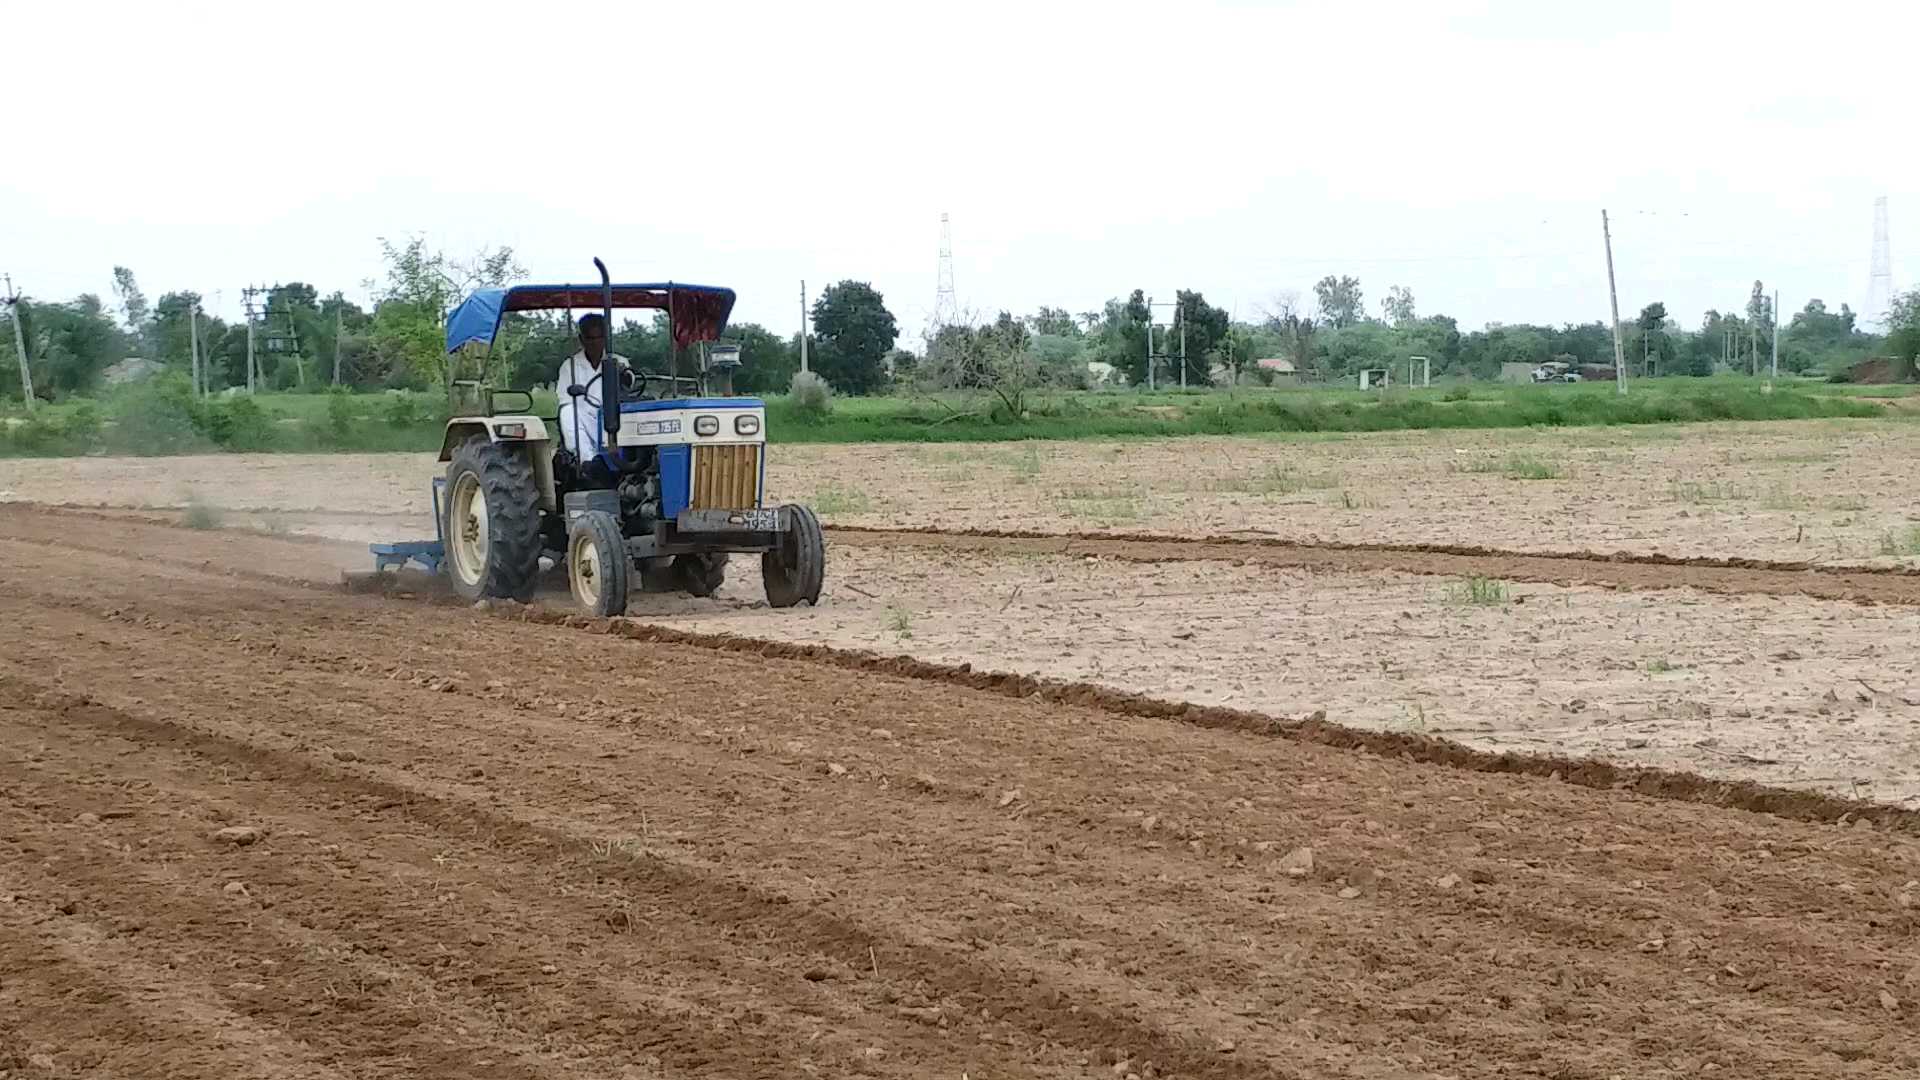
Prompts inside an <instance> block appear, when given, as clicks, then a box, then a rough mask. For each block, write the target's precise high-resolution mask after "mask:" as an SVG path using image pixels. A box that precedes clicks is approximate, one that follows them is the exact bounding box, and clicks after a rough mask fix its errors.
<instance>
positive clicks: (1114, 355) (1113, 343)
mask: <svg viewBox="0 0 1920 1080" xmlns="http://www.w3.org/2000/svg"><path fill="white" fill-rule="evenodd" d="M1151 317H1152V316H1151V314H1150V312H1149V310H1148V308H1147V294H1146V292H1145V291H1144V290H1141V289H1135V290H1133V292H1132V294H1130V295H1129V296H1128V297H1127V298H1126V299H1125V300H1124V301H1123V300H1120V299H1118V298H1115V299H1112V300H1108V301H1107V305H1106V310H1105V311H1104V312H1103V313H1102V314H1101V317H1100V324H1099V328H1098V329H1097V330H1096V331H1095V332H1094V347H1093V355H1094V358H1095V359H1096V360H1098V361H1099V362H1101V363H1104V364H1108V365H1110V366H1111V367H1112V368H1113V369H1114V370H1115V371H1118V372H1122V373H1124V374H1125V375H1126V377H1127V381H1128V382H1130V383H1132V384H1134V385H1135V386H1145V385H1146V384H1147V324H1148V320H1149V319H1150V318H1151Z"/></svg>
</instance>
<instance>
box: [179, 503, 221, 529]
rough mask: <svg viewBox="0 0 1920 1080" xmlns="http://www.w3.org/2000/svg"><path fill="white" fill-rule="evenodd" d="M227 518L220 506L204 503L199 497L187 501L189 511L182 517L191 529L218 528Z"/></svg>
mask: <svg viewBox="0 0 1920 1080" xmlns="http://www.w3.org/2000/svg"><path fill="white" fill-rule="evenodd" d="M225 520H226V515H224V514H222V513H221V512H220V508H219V507H217V506H213V505H211V504H209V503H203V502H201V501H200V500H199V499H191V500H189V501H188V502H187V512H186V514H185V515H184V516H182V518H181V521H182V522H183V523H185V525H186V526H187V528H189V529H217V528H219V527H220V524H221V522H223V521H225Z"/></svg>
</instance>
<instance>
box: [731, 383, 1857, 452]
mask: <svg viewBox="0 0 1920 1080" xmlns="http://www.w3.org/2000/svg"><path fill="white" fill-rule="evenodd" d="M1808 385H1809V386H1810V387H1817V388H1816V389H1806V390H1803V389H1797V388H1790V387H1787V386H1781V387H1779V388H1777V389H1776V390H1775V392H1774V393H1771V394H1765V393H1762V392H1761V391H1760V388H1759V384H1757V383H1754V382H1753V381H1751V380H1735V379H1685V378H1672V379H1659V380H1643V381H1640V382H1637V383H1635V384H1634V386H1633V389H1632V391H1631V392H1630V393H1628V394H1627V395H1625V396H1624V397H1623V396H1621V395H1619V394H1618V393H1616V392H1615V391H1614V388H1613V387H1612V386H1611V385H1607V386H1599V385H1595V386H1591V387H1589V386H1580V385H1576V386H1555V387H1539V386H1508V385H1500V384H1492V383H1488V384H1484V385H1483V386H1476V387H1474V388H1473V390H1472V391H1471V396H1470V397H1469V398H1467V399H1466V400H1460V399H1459V395H1458V391H1457V389H1456V390H1453V391H1442V390H1440V389H1438V388H1435V389H1431V390H1401V391H1397V392H1394V393H1392V394H1386V395H1381V394H1374V393H1370V392H1362V391H1359V390H1347V389H1331V388H1314V389H1285V390H1273V389H1257V390H1246V389H1242V390H1234V391H1231V392H1228V391H1217V390H1216V391H1189V392H1186V393H1179V392H1163V393H1155V394H1148V393H1137V392H1131V391H1120V392H1108V393H1081V394H1053V395H1043V396H1037V397H1034V398H1032V399H1031V401H1030V404H1029V406H1028V417H1027V418H1026V419H1024V420H1021V421H1017V422H1007V423H1000V422H995V421H993V420H991V419H989V418H986V417H963V418H961V419H955V418H954V417H955V415H956V411H955V410H956V409H958V408H959V407H960V406H959V402H958V401H957V400H956V401H952V402H949V403H948V406H949V407H942V406H941V405H938V404H933V403H929V402H926V401H920V400H910V399H904V398H892V397H882V398H842V399H840V400H839V401H838V402H837V404H836V405H835V409H834V412H833V415H832V416H830V417H827V418H825V419H823V420H819V421H816V422H806V421H801V420H799V419H797V418H795V417H793V416H792V414H791V411H790V410H789V409H788V408H787V406H786V403H785V402H784V401H783V400H782V399H779V398H773V399H770V400H769V401H768V403H767V408H768V415H767V427H768V430H769V432H770V433H771V435H772V438H773V439H774V440H775V441H783V442H810V443H838V442H957V441H1000V440H1019V439H1084V438H1114V437H1150V436H1169V435H1227V434H1303V435H1304V434H1316V433H1348V432H1373V431H1404V430H1427V429H1443V428H1455V429H1462V428H1472V429H1479V428H1520V427H1543V428H1552V427H1583V426H1598V425H1614V424H1626V425H1656V424H1669V423H1686V422H1697V421H1714V420H1790V419H1812V418H1826V417H1858V418H1871V417H1881V416H1884V415H1885V410H1884V409H1882V408H1880V407H1878V406H1875V405H1872V404H1868V403H1866V402H1862V401H1857V400H1851V399H1848V398H1846V397H1843V396H1841V395H1833V394H1826V393H1823V392H1819V390H1821V389H1824V387H1819V386H1818V384H1808ZM1446 393H1453V394H1455V398H1454V399H1453V400H1448V399H1447V398H1446V397H1445V396H1444V394H1446Z"/></svg>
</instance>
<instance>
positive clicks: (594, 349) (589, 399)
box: [553, 312, 633, 461]
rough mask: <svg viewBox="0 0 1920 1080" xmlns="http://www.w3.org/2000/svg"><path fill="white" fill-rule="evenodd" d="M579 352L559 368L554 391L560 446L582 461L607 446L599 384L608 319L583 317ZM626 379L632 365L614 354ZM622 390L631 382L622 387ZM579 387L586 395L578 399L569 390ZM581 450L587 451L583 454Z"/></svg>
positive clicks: (592, 315)
mask: <svg viewBox="0 0 1920 1080" xmlns="http://www.w3.org/2000/svg"><path fill="white" fill-rule="evenodd" d="M579 328H580V348H579V350H578V351H576V352H575V353H574V354H573V355H572V356H569V357H567V359H566V361H565V362H564V363H562V364H561V365H560V374H559V375H558V376H556V377H555V379H554V383H553V389H554V391H555V392H556V393H558V394H559V396H560V444H561V445H562V446H564V447H566V448H567V449H568V450H571V451H572V452H573V453H574V455H575V456H576V457H578V458H580V459H581V460H583V461H584V460H586V459H587V458H588V457H590V456H591V455H592V454H593V453H594V452H597V451H598V450H599V448H600V447H601V445H602V444H603V443H604V442H605V440H606V436H605V434H604V433H603V432H602V430H601V426H600V424H601V416H600V402H601V401H602V400H603V398H604V395H603V394H602V393H601V390H600V383H599V382H598V381H597V380H598V377H599V375H600V366H601V360H602V359H603V358H604V357H606V356H607V355H609V354H608V353H607V318H606V316H605V315H602V314H600V313H598V312H594V313H592V314H588V315H582V316H580V322H579ZM612 356H613V359H614V362H615V363H616V364H618V365H619V370H620V372H621V375H622V376H623V377H629V376H630V375H631V373H632V370H633V365H632V364H631V363H630V362H629V361H628V360H627V358H626V357H624V356H621V355H620V354H618V353H614V354H612ZM621 385H622V386H623V387H624V386H628V385H631V382H627V383H622V384H621ZM573 386H580V387H584V388H585V389H586V391H587V392H586V393H585V394H583V395H580V396H578V397H576V396H574V395H573V394H570V393H568V388H569V387H573ZM581 447H586V448H587V450H585V451H582V450H581Z"/></svg>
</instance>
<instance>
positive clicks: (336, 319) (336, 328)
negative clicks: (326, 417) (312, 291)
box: [333, 301, 347, 386]
mask: <svg viewBox="0 0 1920 1080" xmlns="http://www.w3.org/2000/svg"><path fill="white" fill-rule="evenodd" d="M346 306H347V305H346V302H345V301H342V302H341V304H340V307H337V308H334V309H333V385H335V386H339V385H340V311H341V308H344V307H346Z"/></svg>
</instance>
